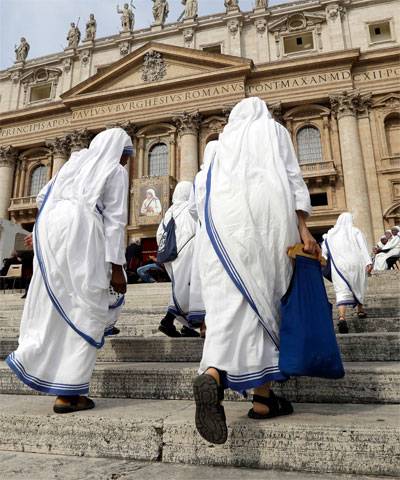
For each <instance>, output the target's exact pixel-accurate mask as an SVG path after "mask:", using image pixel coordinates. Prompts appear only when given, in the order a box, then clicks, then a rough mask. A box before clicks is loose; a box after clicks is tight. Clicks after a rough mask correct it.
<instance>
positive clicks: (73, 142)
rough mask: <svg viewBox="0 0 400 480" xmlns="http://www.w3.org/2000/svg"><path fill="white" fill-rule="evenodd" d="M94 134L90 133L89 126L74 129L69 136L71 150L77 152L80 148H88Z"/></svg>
mask: <svg viewBox="0 0 400 480" xmlns="http://www.w3.org/2000/svg"><path fill="white" fill-rule="evenodd" d="M92 136H93V135H92V133H90V132H89V130H88V129H87V128H85V129H84V130H82V131H80V130H74V131H73V132H70V133H68V134H67V137H68V138H69V143H70V147H71V152H76V151H78V150H82V149H83V148H87V147H88V146H89V143H90V141H91V139H92Z"/></svg>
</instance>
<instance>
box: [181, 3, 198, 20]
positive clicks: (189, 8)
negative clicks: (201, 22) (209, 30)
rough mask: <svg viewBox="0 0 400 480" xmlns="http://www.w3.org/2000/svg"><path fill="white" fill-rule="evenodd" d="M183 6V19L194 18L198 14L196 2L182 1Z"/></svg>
mask: <svg viewBox="0 0 400 480" xmlns="http://www.w3.org/2000/svg"><path fill="white" fill-rule="evenodd" d="M182 4H183V5H185V11H184V12H183V18H196V17H197V15H198V13H199V2H198V1H197V0H182Z"/></svg>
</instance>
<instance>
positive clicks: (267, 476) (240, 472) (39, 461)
mask: <svg viewBox="0 0 400 480" xmlns="http://www.w3.org/2000/svg"><path fill="white" fill-rule="evenodd" d="M0 464H1V471H2V473H3V475H4V477H5V478H7V480H21V479H27V478H29V479H30V480H39V479H40V480H56V479H57V478H58V479H60V478H62V480H77V479H86V480H91V479H92V480H95V479H96V480H97V479H106V478H107V479H121V480H122V479H126V480H128V479H129V480H154V479H155V478H159V479H160V480H211V479H214V478H216V477H217V478H218V479H219V480H243V479H244V480H261V478H262V480H390V478H389V479H388V477H381V476H379V477H377V476H373V477H372V476H370V475H368V476H366V475H361V476H360V475H341V474H334V473H332V474H331V473H321V474H318V473H309V472H285V471H278V470H264V471H260V469H256V468H243V467H242V468H236V467H213V466H205V465H183V464H173V463H166V462H162V461H158V462H141V461H137V460H124V459H121V458H105V457H103V458H92V457H71V456H67V455H50V454H43V453H26V452H25V453H20V452H1V451H0ZM55 472H57V473H55ZM392 478H393V477H392Z"/></svg>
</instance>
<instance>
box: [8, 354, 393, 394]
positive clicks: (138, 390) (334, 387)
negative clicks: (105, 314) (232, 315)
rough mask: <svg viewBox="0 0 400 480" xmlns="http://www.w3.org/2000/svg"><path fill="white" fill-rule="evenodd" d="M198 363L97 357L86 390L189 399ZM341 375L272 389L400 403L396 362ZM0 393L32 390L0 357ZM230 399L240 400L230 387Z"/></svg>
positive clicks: (357, 366)
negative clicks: (105, 360)
mask: <svg viewBox="0 0 400 480" xmlns="http://www.w3.org/2000/svg"><path fill="white" fill-rule="evenodd" d="M197 369H198V364H197V363H195V364H194V363H183V362H181V363H169V362H168V363H167V362H163V363H159V362H152V363H145V362H140V363H133V362H132V363H131V362H125V363H122V362H113V363H99V364H98V365H97V366H96V368H95V370H94V373H93V377H92V380H91V384H90V394H91V395H92V396H93V397H103V398H137V399H138V398H140V399H156V400H160V399H165V400H188V399H192V395H193V392H192V381H193V377H194V376H195V375H196V374H197ZM345 369H346V376H345V377H344V378H343V379H341V380H327V379H321V378H308V377H302V378H293V379H291V380H289V381H288V382H286V383H285V384H282V385H281V384H276V386H275V387H274V389H275V390H276V391H277V392H281V393H282V394H283V395H285V396H286V397H288V398H289V399H290V400H292V401H294V402H301V403H400V364H399V363H398V362H397V363H394V362H365V363H358V362H352V363H347V364H345ZM0 393H3V394H34V393H35V392H34V391H33V390H31V389H30V388H28V387H26V386H25V385H24V384H23V383H22V382H20V381H19V380H18V378H17V377H16V376H15V375H14V373H13V372H12V371H11V370H10V369H9V368H8V367H7V365H6V364H5V363H4V362H1V363H0ZM228 398H229V399H232V400H242V399H243V398H242V396H239V395H238V394H236V393H234V392H229V393H228Z"/></svg>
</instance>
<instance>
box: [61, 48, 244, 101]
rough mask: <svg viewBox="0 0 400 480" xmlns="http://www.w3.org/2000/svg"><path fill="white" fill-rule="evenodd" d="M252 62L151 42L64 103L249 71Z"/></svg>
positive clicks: (65, 97) (81, 86) (69, 95)
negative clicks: (88, 97)
mask: <svg viewBox="0 0 400 480" xmlns="http://www.w3.org/2000/svg"><path fill="white" fill-rule="evenodd" d="M251 65H252V62H251V60H246V59H243V58H239V57H232V56H229V55H222V54H210V53H207V52H203V51H199V50H194V49H189V48H183V47H176V46H172V45H163V44H159V43H155V42H150V43H148V44H146V45H144V46H143V47H141V48H139V49H137V50H135V51H133V52H132V53H130V54H129V55H127V56H126V57H124V58H122V59H121V60H119V61H117V62H115V63H114V64H111V65H109V66H108V67H106V68H105V69H102V70H101V71H100V72H99V73H97V74H96V75H94V76H92V77H90V78H89V79H87V80H85V81H84V82H82V83H80V84H78V85H76V86H75V87H74V88H72V89H71V90H69V91H67V92H65V93H64V94H63V95H62V96H61V97H62V99H63V100H64V101H68V100H71V99H75V98H83V97H87V96H91V95H93V94H101V93H103V92H104V93H105V94H107V93H124V92H129V91H130V90H133V89H138V88H143V89H146V88H152V87H157V88H161V87H162V86H168V85H169V84H173V83H176V82H177V81H182V80H190V79H191V78H196V79H197V80H200V79H201V78H202V77H208V76H215V75H218V74H227V73H228V72H230V71H232V70H235V69H238V70H239V71H240V70H241V69H246V70H247V69H250V68H251Z"/></svg>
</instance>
